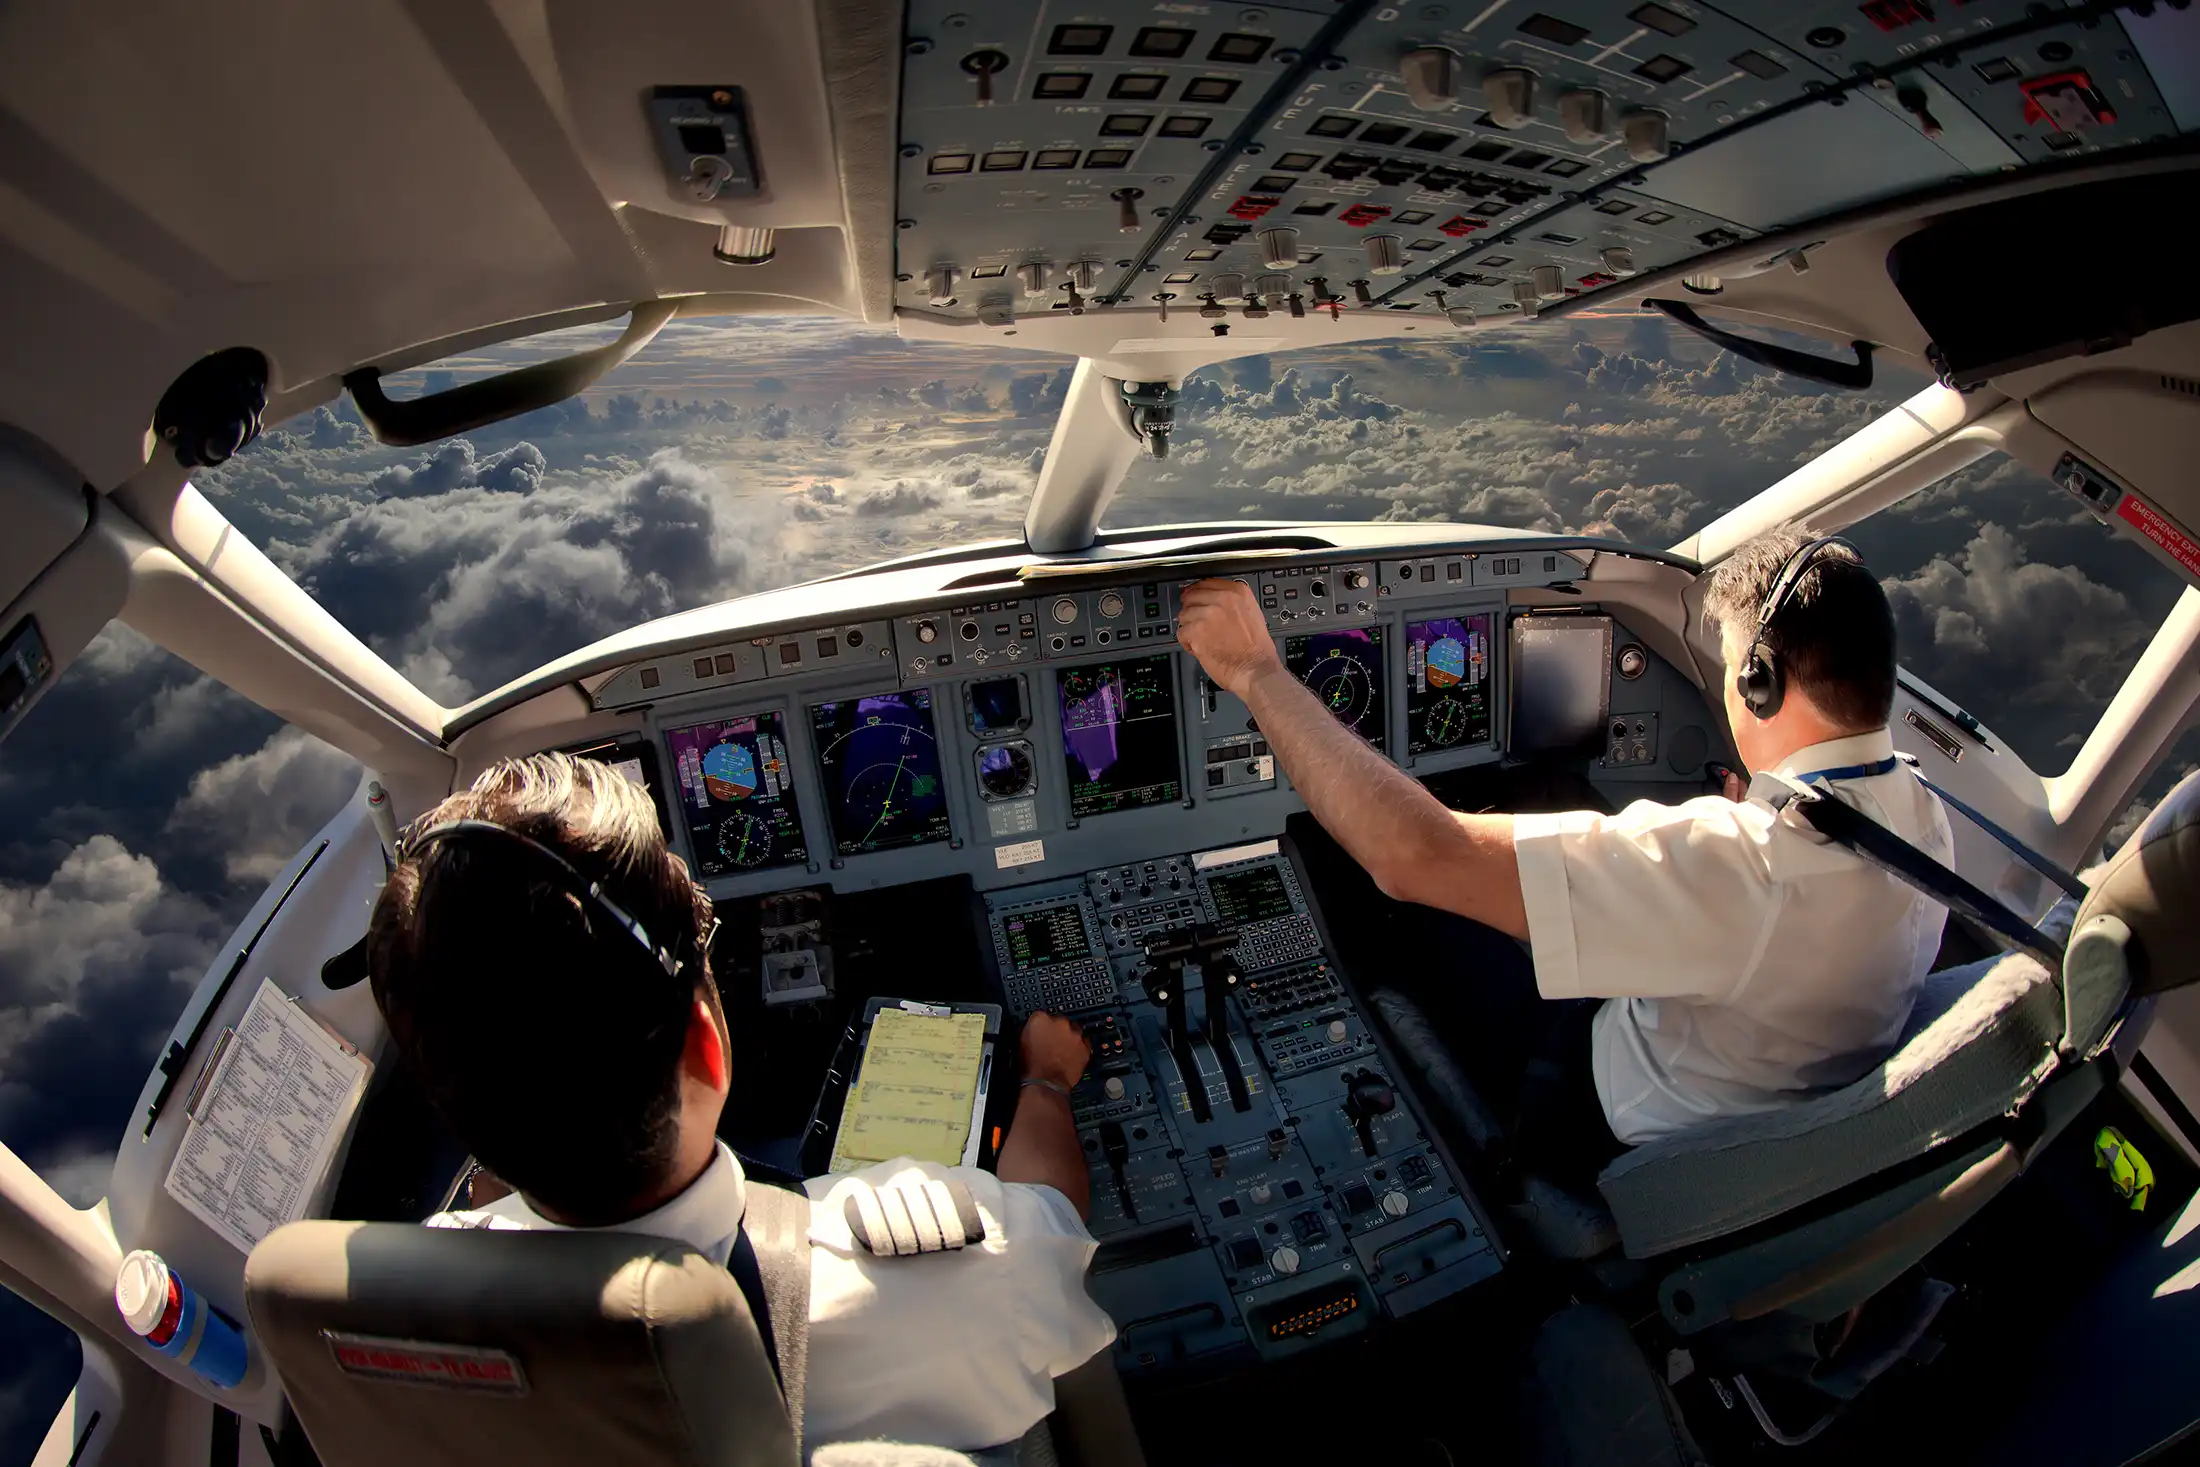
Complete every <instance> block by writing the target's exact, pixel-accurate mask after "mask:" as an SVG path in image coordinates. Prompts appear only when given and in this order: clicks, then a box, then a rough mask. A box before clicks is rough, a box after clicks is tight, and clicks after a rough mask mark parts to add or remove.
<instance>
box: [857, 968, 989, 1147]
mask: <svg viewBox="0 0 2200 1467" xmlns="http://www.w3.org/2000/svg"><path fill="white" fill-rule="evenodd" d="M1000 1028H1001V1011H1000V1009H999V1007H998V1006H996V1005H993V1004H934V1003H920V1002H917V1001H915V1000H912V999H892V998H874V999H872V1000H871V1001H870V1002H869V1003H868V1004H867V1005H865V1007H864V1011H863V1017H862V1019H861V1020H859V1021H858V1024H857V1029H858V1031H859V1032H860V1036H861V1047H860V1049H859V1050H858V1052H857V1055H856V1058H855V1061H854V1067H853V1072H852V1073H851V1075H850V1077H849V1086H848V1093H847V1102H846V1104H845V1105H844V1106H843V1107H842V1109H841V1113H840V1124H839V1127H838V1129H837V1130H836V1132H835V1134H834V1137H833V1150H832V1159H831V1161H830V1162H829V1163H828V1164H827V1167H826V1170H827V1171H829V1172H835V1173H838V1172H849V1171H856V1170H859V1169H860V1168H863V1167H866V1166H871V1165H873V1164H875V1163H877V1162H881V1161H891V1160H893V1159H894V1158H895V1157H899V1156H910V1157H915V1158H916V1159H917V1160H919V1161H933V1162H938V1163H940V1164H942V1165H944V1166H958V1165H960V1166H975V1165H976V1164H977V1162H978V1158H979V1153H980V1149H981V1142H982V1140H983V1138H984V1120H985V1108H986V1100H987V1096H988V1093H989V1091H990V1089H991V1085H992V1077H993V1045H994V1041H995V1040H996V1039H997V1038H998V1037H999V1034H1000Z"/></svg>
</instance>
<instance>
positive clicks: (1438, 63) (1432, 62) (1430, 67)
mask: <svg viewBox="0 0 2200 1467" xmlns="http://www.w3.org/2000/svg"><path fill="white" fill-rule="evenodd" d="M1398 72H1399V76H1400V78H1401V79H1402V80H1403V81H1404V82H1405V84H1406V96H1407V98H1408V99H1409V100H1411V101H1412V103H1413V105H1414V106H1416V107H1418V108H1420V109H1421V110H1422V111H1423V112H1443V111H1447V110H1449V109H1450V107H1451V105H1452V103H1453V102H1454V101H1456V100H1457V99H1458V96H1459V53H1458V52H1457V51H1454V50H1451V49H1450V48H1449V47H1446V46H1420V47H1417V48H1415V49H1414V50H1411V51H1408V52H1407V53H1406V54H1405V59H1404V60H1402V61H1400V62H1399V63H1398Z"/></svg>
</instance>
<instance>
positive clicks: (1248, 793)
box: [595, 546, 1718, 897]
mask: <svg viewBox="0 0 2200 1467" xmlns="http://www.w3.org/2000/svg"><path fill="white" fill-rule="evenodd" d="M1584 574H1585V569H1584V564H1583V561H1582V559H1581V558H1580V556H1579V555H1577V554H1576V553H1574V552H1570V551H1565V550H1536V549H1534V548H1533V547H1532V546H1524V547H1522V548H1521V550H1520V552H1519V553H1518V554H1515V553H1512V552H1511V551H1510V550H1509V549H1508V551H1507V553H1505V554H1503V555H1497V554H1463V553H1462V554H1449V555H1437V556H1426V557H1419V558H1415V559H1404V560H1391V561H1378V560H1367V561H1354V560H1345V561H1336V560H1330V561H1314V562H1311V563H1307V564H1299V565H1270V566H1263V567H1262V568H1260V569H1259V570H1257V571H1254V572H1251V573H1249V574H1247V575H1245V576H1244V577H1242V578H1243V579H1244V580H1246V582H1247V583H1248V584H1249V585H1250V586H1251V587H1252V588H1253V590H1254V592H1255V594H1256V595H1257V597H1258V598H1259V600H1260V603H1261V605H1262V608H1263V612H1264V614H1265V616H1266V618H1267V621H1268V625H1269V629H1270V631H1271V632H1272V634H1273V635H1274V636H1275V638H1276V643H1277V648H1278V651H1279V653H1280V654H1281V656H1282V658H1283V660H1284V663H1285V665H1286V667H1288V668H1289V669H1290V671H1291V672H1292V673H1293V674H1294V675H1296V676H1297V677H1298V678H1299V679H1300V681H1301V682H1303V683H1304V684H1305V685H1306V686H1307V687H1308V688H1309V689H1311V690H1312V691H1313V692H1314V693H1315V695H1316V696H1317V697H1318V698H1320V699H1321V701H1322V702H1323V704H1324V705H1325V706H1327V707H1328V708H1329V709H1330V711H1331V712H1332V713H1333V714H1334V715H1335V716H1336V717H1337V718H1338V719H1339V720H1340V721H1341V722H1342V723H1344V724H1345V725H1346V726H1347V727H1349V728H1351V729H1352V730H1353V731H1354V732H1356V733H1358V734H1359V735H1360V736H1361V737H1362V738H1364V739H1366V740H1367V741H1368V743H1369V744H1370V745H1371V746H1372V747H1374V748H1376V749H1377V750H1379V751H1381V752H1382V753H1383V754H1385V755H1386V756H1387V757H1389V758H1391V759H1393V760H1395V761H1397V762H1398V763H1399V764H1400V765H1401V766H1403V767H1406V768H1408V769H1411V770H1412V771H1413V772H1415V773H1416V774H1430V773H1440V772H1443V771H1446V770H1450V769H1456V768H1459V767H1462V766H1465V765H1471V764H1477V763H1485V762H1492V761H1496V760H1500V759H1503V758H1507V757H1512V756H1516V755H1520V754H1524V753H1528V752H1530V751H1535V750H1539V749H1547V748H1553V747H1555V744H1554V743H1553V742H1552V741H1551V740H1550V739H1549V738H1548V737H1547V734H1548V730H1545V729H1543V728H1542V727H1541V725H1540V723H1538V724H1536V725H1534V726H1530V727H1524V728H1522V727H1515V726H1514V723H1515V721H1516V716H1517V713H1518V711H1519V709H1520V708H1522V707H1529V708H1530V709H1531V710H1535V709H1541V708H1543V707H1545V705H1549V706H1550V707H1562V708H1563V709H1564V710H1566V711H1567V712H1568V713H1569V715H1570V716H1572V717H1573V718H1574V720H1575V722H1576V724H1579V723H1580V719H1581V717H1582V710H1584V709H1587V710H1591V715H1592V718H1593V727H1591V726H1589V725H1581V726H1577V727H1570V728H1569V729H1568V731H1567V732H1568V739H1567V741H1566V744H1567V753H1568V756H1569V757H1573V756H1577V755H1578V756H1579V757H1584V758H1587V759H1589V760H1590V761H1591V763H1592V773H1593V774H1595V775H1597V776H1598V777H1609V778H1612V779H1616V780H1620V781H1623V782H1638V783H1639V782H1646V781H1676V780H1690V779H1694V778H1696V777H1698V776H1699V775H1700V772H1701V767H1702V762H1703V760H1704V759H1705V758H1706V757H1708V754H1709V750H1710V749H1711V748H1712V747H1713V746H1714V745H1715V744H1716V743H1717V742H1718V740H1717V739H1716V738H1715V737H1714V736H1713V735H1712V733H1711V728H1712V727H1713V725H1712V724H1711V721H1710V719H1709V717H1708V714H1707V710H1706V709H1705V707H1704V704H1703V700H1702V695H1701V694H1700V692H1698V691H1697V690H1696V689H1695V688H1694V687H1693V686H1692V685H1690V684H1689V683H1688V682H1687V681H1686V679H1685V678H1683V677H1682V676H1681V675H1680V674H1679V673H1678V672H1676V671H1674V670H1673V669H1671V668H1669V667H1666V666H1665V665H1664V664H1663V663H1662V662H1660V661H1658V659H1656V658H1654V657H1651V656H1649V655H1648V654H1647V653H1646V652H1645V651H1644V650H1643V649H1642V647H1641V646H1640V645H1639V644H1637V643H1636V642H1635V641H1634V640H1633V639H1632V638H1631V637H1629V636H1628V634H1627V633H1626V632H1625V630H1624V628H1619V627H1617V625H1616V623H1614V622H1613V621H1612V619H1611V618H1609V617H1606V616H1602V615H1601V614H1599V613H1598V612H1597V609H1596V608H1595V606H1594V605H1593V604H1587V603H1584V604H1582V605H1581V606H1579V607H1578V608H1577V607H1573V606H1568V607H1566V608H1564V610H1563V611H1556V610H1554V609H1553V608H1550V607H1548V606H1539V607H1536V608H1534V609H1533V613H1532V615H1531V614H1530V611H1529V608H1526V607H1519V606H1515V605H1514V603H1513V602H1512V600H1511V598H1510V596H1509V594H1508V593H1509V589H1510V588H1511V587H1513V586H1547V585H1569V584H1573V583H1576V582H1578V581H1580V580H1581V578H1582V577H1583V576H1584ZM1181 585H1182V583H1180V582H1174V581H1168V582H1164V581H1143V582H1132V583H1127V584H1123V585H1120V586H1115V587H1100V588H1097V589H1093V588H1090V587H1080V588H1077V589H1059V590H1056V589H1049V588H1044V587H1042V588H1039V589H1037V590H1036V591H1031V590H1030V589H1029V588H1025V589H1026V594H1022V595H1017V596H1012V597H1004V598H1002V599H999V600H990V599H989V600H986V601H983V602H979V601H969V602H963V603H960V604H956V605H950V606H947V607H945V608H942V609H940V610H936V611H928V612H912V613H909V614H905V615H902V616H898V617H895V618H893V619H891V620H885V619H880V620H874V621H865V622H857V623H849V624H844V625H839V626H832V627H823V628H816V629H811V630H805V631H794V632H787V633H778V634H774V635H772V636H768V637H759V638H756V639H753V640H751V641H748V642H743V643H740V644H737V645H735V646H730V647H727V648H705V649H701V650H699V651H694V652H684V653H680V654H673V655H668V656H664V657H660V658H657V659H653V660H650V661H646V662H641V663H637V664H634V665H631V666H629V667H627V668H624V669H622V670H620V671H619V672H617V673H615V674H613V675H612V676H611V677H610V678H608V679H606V680H605V682H604V683H603V685H602V686H600V687H599V688H598V689H597V691H596V694H595V700H596V703H597V706H599V707H607V708H628V709H634V710H636V711H639V712H641V713H642V715H643V720H642V721H643V725H644V730H645V732H646V733H647V735H648V736H650V737H651V738H653V739H655V740H659V741H661V743H660V745H659V748H660V753H661V757H660V758H659V759H658V761H657V762H658V764H659V765H660V766H661V767H662V768H663V769H665V770H666V771H668V774H667V779H666V783H667V784H668V786H669V788H664V789H660V790H658V794H659V797H660V807H661V808H663V809H665V810H667V811H670V812H674V814H675V818H674V820H673V822H672V823H673V826H674V829H673V832H672V835H673V840H674V842H675V844H676V846H679V847H680V848H681V850H682V853H683V854H684V855H686V856H687V858H688V859H689V862H690V865H691V868H692V869H693V870H694V871H695V873H696V874H697V876H698V877H700V878H701V879H703V880H704V881H705V883H706V884H707V885H708V886H709V888H710V890H711V892H712V895H714V896H717V897H727V896H739V895H747V894H753V893H760V892H766V891H772V890H777V889H781V888H785V887H790V886H799V885H805V884H811V883H813V882H814V881H815V880H816V879H817V878H818V877H819V876H821V875H825V874H826V873H831V874H830V875H826V879H827V880H828V881H829V882H830V883H832V884H834V885H838V886H845V887H855V888H860V887H882V886H891V885H897V884H900V883H902V882H905V881H911V880H918V879H922V878H925V877H932V876H939V875H942V874H949V873H953V872H961V873H964V874H968V875H969V876H970V877H971V878H972V879H973V880H974V881H975V883H976V884H977V886H978V887H979V889H981V890H993V889H996V888H999V887H1003V886H1011V885H1016V884H1018V883H1022V882H1026V881H1029V880H1031V879H1032V878H1033V877H1035V876H1040V875H1044V874H1046V873H1048V872H1052V871H1058V870H1063V869H1069V870H1096V869H1110V868H1112V869H1118V870H1124V871H1130V872H1132V873H1133V874H1136V872H1137V869H1138V868H1139V867H1141V866H1142V865H1143V864H1144V863H1145V862H1146V861H1147V860H1148V859H1149V858H1150V856H1151V853H1152V852H1154V851H1156V850H1186V849H1193V848H1196V847H1199V846H1201V845H1204V844H1210V843H1212V842H1213V841H1214V840H1215V839H1217V838H1218V837H1220V838H1225V839H1229V838H1244V839H1251V838H1263V837H1267V836H1273V835H1276V834H1279V833H1280V832H1281V831H1282V829H1283V823H1284V821H1285V820H1286V819H1287V818H1288V817H1289V816H1290V815H1291V814H1292V813H1294V812H1296V811H1297V810H1299V809H1302V808H1303V805H1302V804H1301V802H1300V801H1299V800H1298V798H1297V796H1296V795H1295V794H1294V793H1293V792H1292V790H1291V789H1290V786H1289V780H1288V776H1286V775H1285V774H1284V773H1283V771H1282V770H1281V769H1280V768H1279V767H1278V765H1277V761H1276V759H1275V756H1274V753H1273V751H1272V750H1271V749H1270V747H1269V745H1268V742H1267V740H1266V738H1265V737H1263V736H1262V733H1261V731H1260V729H1259V728H1258V726H1257V725H1256V724H1255V722H1254V721H1253V719H1252V718H1251V716H1250V714H1249V712H1248V710H1247V709H1246V708H1245V707H1244V705H1243V704H1242V703H1240V702H1239V701H1238V700H1237V699H1236V698H1235V697H1234V696H1232V695H1231V694H1229V693H1228V692H1227V691H1225V690H1223V689H1221V688H1219V687H1216V686H1214V685H1211V684H1210V683H1208V682H1207V680H1206V679H1205V677H1204V676H1203V675H1202V674H1201V673H1200V670H1199V668H1198V666H1197V664H1196V663H1195V662H1194V661H1192V660H1191V659H1189V658H1187V657H1184V656H1182V655H1180V654H1179V652H1178V649H1177V644H1176V639H1175V634H1174V633H1175V621H1176V611H1177V598H1178V594H1179V592H1180V590H1181ZM1544 599H1546V600H1547V599H1548V598H1544ZM1541 623H1552V624H1557V625H1560V626H1570V627H1575V628H1579V629H1581V630H1582V631H1584V632H1588V633H1589V634H1590V636H1589V639H1590V640H1591V641H1593V642H1594V643H1595V647H1594V648H1593V649H1592V650H1591V651H1590V652H1589V653H1588V654H1587V655H1586V657H1585V656H1584V655H1582V654H1580V653H1579V652H1578V650H1575V651H1573V652H1571V653H1570V654H1569V655H1568V656H1567V657H1564V658H1558V657H1556V656H1555V654H1545V653H1539V652H1531V653H1530V654H1528V657H1527V659H1526V660H1523V659H1522V658H1521V657H1520V656H1519V655H1518V653H1517V651H1516V648H1517V647H1518V646H1519V645H1520V643H1519V637H1518V634H1517V632H1518V628H1520V627H1521V626H1523V625H1527V626H1534V625H1537V624H1541ZM1591 629H1595V630H1594V631H1592V630H1591ZM1545 640H1546V641H1549V642H1550V643H1551V645H1553V646H1558V645H1564V646H1566V647H1568V648H1569V649H1578V648H1579V646H1580V645H1581V638H1579V637H1575V638H1573V639H1570V640H1569V639H1565V638H1555V639H1553V638H1546V639H1545ZM1538 645H1541V644H1538ZM1538 657H1541V658H1542V659H1543V662H1544V663H1545V664H1548V665H1545V666H1540V667H1539V666H1538V664H1537V662H1536V659H1537V658H1538ZM1523 678H1524V679H1525V680H1524V681H1523ZM1585 680H1586V681H1585ZM1553 689H1556V690H1557V691H1558V692H1559V693H1561V694H1564V695H1565V696H1564V697H1561V698H1559V699H1558V700H1557V701H1556V702H1553V701H1552V699H1551V698H1549V697H1545V696H1544V695H1545V694H1547V693H1550V692H1551V691H1552V690H1553ZM1523 690H1524V691H1525V693H1526V695H1527V702H1526V703H1523V701H1522V697H1521V693H1522V691H1523ZM1539 699H1540V700H1541V701H1538V700H1539ZM1607 714H1610V715H1611V718H1612V720H1613V721H1612V722H1611V724H1610V727H1613V728H1618V729H1620V730H1621V732H1620V733H1618V734H1612V735H1610V738H1611V745H1610V747H1609V748H1605V749H1603V750H1602V751H1601V753H1600V752H1599V751H1597V750H1595V749H1591V748H1590V747H1589V744H1590V742H1591V740H1590V739H1589V734H1590V733H1596V735H1597V737H1598V738H1600V739H1601V738H1603V737H1604V736H1605V735H1604V734H1603V733H1602V732H1599V731H1601V730H1604V729H1605V728H1606V727H1607V724H1606V715H1607ZM1535 718H1536V719H1539V720H1546V721H1547V715H1546V714H1545V713H1543V712H1536V713H1535ZM1142 884H1144V883H1137V882H1133V883H1129V885H1130V886H1132V887H1135V886H1137V885H1142ZM1120 885H1121V884H1120V883H1119V886H1120Z"/></svg>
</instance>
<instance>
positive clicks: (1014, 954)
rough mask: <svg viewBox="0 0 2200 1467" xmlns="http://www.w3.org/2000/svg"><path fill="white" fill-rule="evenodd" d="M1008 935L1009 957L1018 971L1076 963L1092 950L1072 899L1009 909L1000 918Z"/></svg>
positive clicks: (1081, 916)
mask: <svg viewBox="0 0 2200 1467" xmlns="http://www.w3.org/2000/svg"><path fill="white" fill-rule="evenodd" d="M1001 931H1002V932H1003V933H1004V934H1006V936H1007V937H1008V960H1009V962H1010V963H1011V964H1013V965H1014V966H1015V969H1016V971H1017V972H1019V973H1028V972H1030V971H1031V970H1032V969H1034V968H1051V967H1053V966H1054V965H1055V964H1056V963H1069V962H1075V961H1076V960H1077V959H1079V958H1081V957H1084V956H1085V955H1086V954H1088V953H1090V952H1091V951H1092V947H1091V945H1090V944H1089V943H1087V942H1086V940H1085V918H1084V915H1083V913H1082V911H1081V910H1080V909H1079V908H1078V905H1077V903H1075V902H1064V903H1062V904H1061V905H1060V906H1058V907H1041V908H1040V909H1039V910H1037V911H1035V912H1011V913H1009V915H1007V916H1005V917H1003V918H1002V919H1001Z"/></svg>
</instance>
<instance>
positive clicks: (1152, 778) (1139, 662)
mask: <svg viewBox="0 0 2200 1467" xmlns="http://www.w3.org/2000/svg"><path fill="white" fill-rule="evenodd" d="M1057 687H1058V690H1059V692H1060V694H1061V702H1062V753H1063V756H1064V758H1065V760H1066V762H1067V764H1068V768H1069V812H1070V814H1071V816H1073V817H1074V818H1076V819H1079V820H1084V819H1088V818H1090V817H1091V816H1094V815H1107V814H1112V813H1113V812H1115V811H1117V810H1136V809H1139V808H1141V807H1142V806H1146V805H1167V804H1173V803H1175V802H1176V801H1178V800H1181V799H1183V798H1184V763H1183V757H1182V753H1181V751H1180V750H1179V749H1178V747H1177V734H1176V681H1175V677H1174V669H1173V668H1172V666H1171V665H1170V660H1169V655H1168V654H1167V653H1166V652H1164V653H1162V654H1161V655H1160V656H1158V657H1140V658H1135V659H1133V660H1131V661H1127V662H1103V663H1098V664H1095V665H1094V666H1091V667H1070V668H1064V669H1063V670H1062V672H1061V674H1060V677H1059V681H1058V684H1057Z"/></svg>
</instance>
